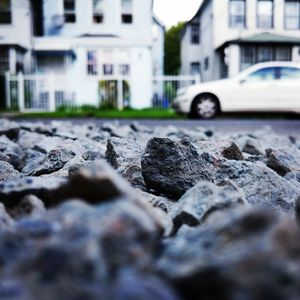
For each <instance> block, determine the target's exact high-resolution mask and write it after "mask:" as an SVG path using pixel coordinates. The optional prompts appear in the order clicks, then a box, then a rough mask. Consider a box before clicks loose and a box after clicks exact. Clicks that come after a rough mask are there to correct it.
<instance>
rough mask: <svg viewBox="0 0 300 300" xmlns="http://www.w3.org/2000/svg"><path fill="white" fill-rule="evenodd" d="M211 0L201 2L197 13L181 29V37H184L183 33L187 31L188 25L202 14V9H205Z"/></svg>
mask: <svg viewBox="0 0 300 300" xmlns="http://www.w3.org/2000/svg"><path fill="white" fill-rule="evenodd" d="M209 1H211V0H203V1H202V2H201V4H200V7H199V8H198V10H197V12H196V14H195V15H194V16H193V17H192V18H191V19H190V20H189V21H187V22H186V23H185V25H184V27H183V29H182V30H181V33H180V38H182V37H183V35H184V34H185V32H186V29H187V27H188V25H189V24H191V23H192V22H193V21H194V20H195V19H197V17H198V16H199V15H201V13H202V11H203V10H204V8H205V6H206V5H207V3H208V2H209Z"/></svg>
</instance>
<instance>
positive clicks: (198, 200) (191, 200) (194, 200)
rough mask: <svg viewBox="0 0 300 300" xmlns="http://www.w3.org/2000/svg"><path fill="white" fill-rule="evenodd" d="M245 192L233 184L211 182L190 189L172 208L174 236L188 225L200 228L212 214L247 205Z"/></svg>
mask: <svg viewBox="0 0 300 300" xmlns="http://www.w3.org/2000/svg"><path fill="white" fill-rule="evenodd" d="M246 203H247V201H246V200H245V196H244V194H243V192H242V191H241V190H240V189H239V188H238V187H237V186H236V185H235V184H233V183H232V182H222V184H220V185H219V186H217V185H215V184H213V183H211V182H205V181H203V182H200V183H198V184H196V185H195V186H194V187H192V188H191V189H189V190H188V191H187V192H186V193H185V194H184V195H183V196H182V197H181V198H180V199H179V200H178V202H177V203H176V205H175V206H174V207H173V208H172V211H171V213H170V215H171V217H172V220H173V230H172V234H175V233H176V232H177V231H178V229H179V228H180V227H181V226H182V225H183V224H186V225H188V226H198V225H199V224H201V223H203V222H205V220H206V219H207V218H208V217H209V216H210V215H212V214H214V213H215V212H218V211H223V210H226V209H232V208H235V207H237V206H240V205H244V204H246Z"/></svg>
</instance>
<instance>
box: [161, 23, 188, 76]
mask: <svg viewBox="0 0 300 300" xmlns="http://www.w3.org/2000/svg"><path fill="white" fill-rule="evenodd" d="M184 24H185V23H184V22H179V23H178V24H177V25H175V26H172V27H171V28H170V29H169V30H167V31H166V33H165V74H167V75H177V74H178V73H179V70H180V32H181V30H182V29H183V27H184Z"/></svg>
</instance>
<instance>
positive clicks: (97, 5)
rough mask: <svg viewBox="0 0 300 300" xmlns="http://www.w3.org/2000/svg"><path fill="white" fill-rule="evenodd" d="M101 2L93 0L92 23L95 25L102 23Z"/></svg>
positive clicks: (100, 0) (101, 0)
mask: <svg viewBox="0 0 300 300" xmlns="http://www.w3.org/2000/svg"><path fill="white" fill-rule="evenodd" d="M103 1H104V0H93V22H94V23H96V24H101V23H103V21H104V14H103Z"/></svg>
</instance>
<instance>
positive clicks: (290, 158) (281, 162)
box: [266, 148, 300, 176]
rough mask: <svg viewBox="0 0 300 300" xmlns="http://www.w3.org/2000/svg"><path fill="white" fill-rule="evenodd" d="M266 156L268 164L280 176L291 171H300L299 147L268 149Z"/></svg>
mask: <svg viewBox="0 0 300 300" xmlns="http://www.w3.org/2000/svg"><path fill="white" fill-rule="evenodd" d="M266 156H267V161H266V165H267V166H268V167H269V168H271V169H272V170H274V171H275V172H276V173H277V174H279V175H280V176H285V175H286V174H287V173H290V172H300V150H299V149H291V148H288V149H287V148H286V149H280V150H273V149H267V150H266Z"/></svg>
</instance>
